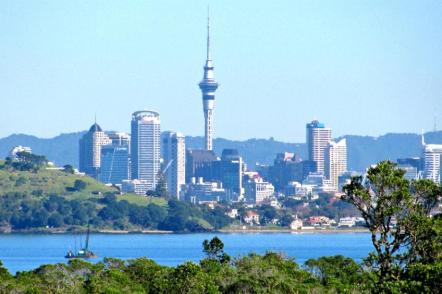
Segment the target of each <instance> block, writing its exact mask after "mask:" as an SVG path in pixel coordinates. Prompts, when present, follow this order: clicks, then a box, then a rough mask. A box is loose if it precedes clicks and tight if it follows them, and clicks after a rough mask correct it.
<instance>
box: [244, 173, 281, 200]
mask: <svg viewBox="0 0 442 294" xmlns="http://www.w3.org/2000/svg"><path fill="white" fill-rule="evenodd" d="M274 193H275V187H273V185H272V184H271V183H269V182H264V181H263V180H262V178H254V179H251V180H249V181H248V182H247V183H246V184H245V196H246V201H247V202H249V203H255V204H260V203H262V202H263V201H264V200H266V199H268V198H270V197H271V196H273V194H274Z"/></svg>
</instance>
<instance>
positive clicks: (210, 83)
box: [199, 18, 218, 150]
mask: <svg viewBox="0 0 442 294" xmlns="http://www.w3.org/2000/svg"><path fill="white" fill-rule="evenodd" d="M206 54H207V55H206V64H205V65H204V76H203V79H202V81H201V82H200V83H199V87H200V89H201V92H202V95H203V110H204V136H205V144H204V145H205V149H206V150H212V149H213V144H212V142H213V110H214V108H215V91H216V89H218V83H217V81H216V80H215V73H214V71H213V69H214V67H213V63H212V57H211V55H210V21H209V18H207V52H206Z"/></svg>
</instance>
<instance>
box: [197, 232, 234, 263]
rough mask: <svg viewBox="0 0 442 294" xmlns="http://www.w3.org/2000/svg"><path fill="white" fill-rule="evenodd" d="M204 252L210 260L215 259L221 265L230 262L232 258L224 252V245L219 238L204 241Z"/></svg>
mask: <svg viewBox="0 0 442 294" xmlns="http://www.w3.org/2000/svg"><path fill="white" fill-rule="evenodd" d="M203 252H204V253H205V254H206V255H207V257H208V258H209V259H215V260H218V261H219V262H221V263H228V262H230V256H229V255H228V254H227V253H225V252H224V243H223V242H222V241H221V239H219V238H218V237H217V236H215V237H213V238H212V240H210V241H209V240H204V242H203Z"/></svg>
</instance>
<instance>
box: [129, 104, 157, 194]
mask: <svg viewBox="0 0 442 294" xmlns="http://www.w3.org/2000/svg"><path fill="white" fill-rule="evenodd" d="M160 139H161V138H160V115H159V114H158V113H157V112H154V111H149V110H143V111H136V112H134V113H133V114H132V121H131V146H130V148H131V152H130V153H131V179H134V180H135V179H137V180H145V181H147V184H148V189H149V190H155V187H156V185H157V182H158V175H159V172H160V171H161V166H160V165H161V162H160V154H161V150H160Z"/></svg>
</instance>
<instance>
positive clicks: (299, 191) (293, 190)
mask: <svg viewBox="0 0 442 294" xmlns="http://www.w3.org/2000/svg"><path fill="white" fill-rule="evenodd" d="M315 187H316V185H308V184H301V183H299V182H289V183H288V185H287V187H286V196H288V197H294V198H298V199H302V198H309V197H310V196H311V195H312V194H313V189H314V188H315Z"/></svg>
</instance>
